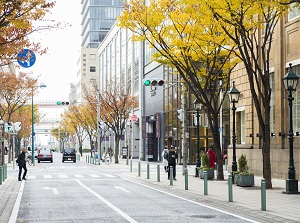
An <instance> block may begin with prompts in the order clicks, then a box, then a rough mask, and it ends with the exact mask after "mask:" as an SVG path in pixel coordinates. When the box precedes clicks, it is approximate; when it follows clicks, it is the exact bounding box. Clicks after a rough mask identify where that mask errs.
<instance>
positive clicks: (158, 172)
mask: <svg viewBox="0 0 300 223" xmlns="http://www.w3.org/2000/svg"><path fill="white" fill-rule="evenodd" d="M157 182H160V167H159V164H158V165H157Z"/></svg>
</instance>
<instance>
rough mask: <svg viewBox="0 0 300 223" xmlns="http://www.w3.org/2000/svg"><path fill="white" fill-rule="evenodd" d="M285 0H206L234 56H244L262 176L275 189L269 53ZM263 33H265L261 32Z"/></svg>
mask: <svg viewBox="0 0 300 223" xmlns="http://www.w3.org/2000/svg"><path fill="white" fill-rule="evenodd" d="M287 2H290V1H285V0H275V1H268V0H260V1H245V0H226V1H219V0H218V1H206V5H207V6H208V7H207V8H206V9H207V10H210V11H211V12H212V13H213V16H214V18H215V19H216V21H217V22H218V23H219V24H220V26H221V27H222V32H223V33H225V34H226V35H227V36H228V37H229V38H230V39H231V40H232V41H234V43H235V44H236V48H235V55H236V56H237V57H239V58H240V59H241V61H242V62H243V64H244V66H245V69H246V71H247V75H248V81H249V85H250V91H251V96H252V99H253V102H254V105H255V108H256V113H257V117H258V124H259V128H260V133H261V143H262V145H261V148H262V156H263V177H264V178H265V179H266V187H267V188H272V180H271V178H272V177H271V173H272V172H271V161H270V160H271V157H270V135H271V134H270V101H271V93H272V89H271V85H270V54H271V48H272V39H273V34H274V29H275V27H276V25H277V23H278V21H279V19H280V18H282V17H283V16H284V15H285V14H286V13H287V10H288V6H287V5H286V4H282V3H287ZM261 33H263V35H262V34H261Z"/></svg>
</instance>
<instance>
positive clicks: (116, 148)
mask: <svg viewBox="0 0 300 223" xmlns="http://www.w3.org/2000/svg"><path fill="white" fill-rule="evenodd" d="M120 138H121V137H120V136H119V135H116V137H115V163H119V144H120Z"/></svg>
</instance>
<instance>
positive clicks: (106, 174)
mask: <svg viewBox="0 0 300 223" xmlns="http://www.w3.org/2000/svg"><path fill="white" fill-rule="evenodd" d="M103 175H104V176H106V177H116V176H114V175H111V174H108V173H103Z"/></svg>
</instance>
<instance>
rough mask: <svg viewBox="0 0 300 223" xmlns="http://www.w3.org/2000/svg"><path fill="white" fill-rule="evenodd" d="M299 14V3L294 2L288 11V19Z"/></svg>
mask: <svg viewBox="0 0 300 223" xmlns="http://www.w3.org/2000/svg"><path fill="white" fill-rule="evenodd" d="M299 16H300V10H299V4H298V3H296V2H294V3H292V4H291V9H290V11H289V13H288V21H290V20H293V19H295V18H297V17H299Z"/></svg>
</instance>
